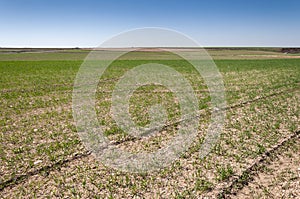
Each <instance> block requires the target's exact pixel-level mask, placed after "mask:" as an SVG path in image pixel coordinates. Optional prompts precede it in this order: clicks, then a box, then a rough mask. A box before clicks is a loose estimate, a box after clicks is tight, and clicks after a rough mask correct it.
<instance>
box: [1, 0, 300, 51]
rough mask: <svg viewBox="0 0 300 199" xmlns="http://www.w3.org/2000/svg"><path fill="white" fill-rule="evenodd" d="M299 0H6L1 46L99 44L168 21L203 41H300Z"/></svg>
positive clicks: (274, 43) (238, 43) (290, 43)
mask: <svg viewBox="0 0 300 199" xmlns="http://www.w3.org/2000/svg"><path fill="white" fill-rule="evenodd" d="M299 19H300V1H299V0H251V1H250V0H205V1H204V0H98V1H96V0H49V1H47V0H0V24H1V26H0V46H1V47H77V46H78V47H94V46H98V45H99V44H101V43H102V42H103V41H105V40H106V39H108V38H110V37H111V36H113V35H116V34H118V33H120V32H123V31H126V30H130V29H134V28H142V27H162V28H169V29H174V30H177V31H179V32H182V33H184V34H186V35H188V36H190V37H192V38H193V39H195V40H196V41H198V42H199V43H200V44H201V45H203V46H298V47H299V46H300V22H299Z"/></svg>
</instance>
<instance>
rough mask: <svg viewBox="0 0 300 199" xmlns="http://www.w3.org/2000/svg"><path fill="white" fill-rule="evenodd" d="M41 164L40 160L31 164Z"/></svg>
mask: <svg viewBox="0 0 300 199" xmlns="http://www.w3.org/2000/svg"><path fill="white" fill-rule="evenodd" d="M42 162H43V161H42V160H37V161H35V162H34V163H33V164H34V165H36V164H39V163H42Z"/></svg>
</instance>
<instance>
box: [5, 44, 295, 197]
mask: <svg viewBox="0 0 300 199" xmlns="http://www.w3.org/2000/svg"><path fill="white" fill-rule="evenodd" d="M208 52H209V53H210V54H211V56H212V57H213V58H214V59H215V60H214V61H215V64H216V65H217V66H218V68H219V70H220V72H221V74H222V75H223V79H224V84H225V89H226V90H225V91H226V101H227V107H226V120H225V125H224V129H223V132H222V134H221V137H220V140H218V142H217V144H216V145H215V146H214V148H213V150H212V151H211V153H210V154H209V155H208V156H206V157H205V158H204V159H201V158H200V157H199V153H198V152H199V149H200V147H201V144H202V143H203V138H204V136H205V132H206V130H207V128H208V125H209V122H210V115H211V109H210V95H209V92H208V90H207V86H206V85H205V83H204V81H203V79H202V78H201V76H199V74H197V72H196V71H195V69H193V68H192V67H191V66H190V65H189V64H187V63H186V62H185V61H183V60H180V59H179V60H174V59H173V60H168V59H167V57H164V56H162V57H158V59H156V60H155V62H156V63H161V64H165V65H169V66H171V67H173V68H174V69H176V70H177V71H178V72H179V73H181V74H182V75H183V76H184V77H185V78H186V79H187V80H189V82H190V84H191V85H192V87H193V89H194V92H195V93H196V96H197V97H198V101H199V109H200V110H201V115H200V117H199V129H198V132H197V139H195V140H194V142H193V144H192V145H191V147H190V148H189V150H188V151H187V152H186V153H184V154H182V155H181V157H180V158H179V159H178V160H176V161H174V162H173V164H172V165H171V166H170V167H166V168H164V169H162V170H159V171H156V172H150V173H143V174H132V173H127V172H121V171H117V170H114V169H112V168H109V167H106V166H105V165H103V164H102V163H101V162H99V161H97V160H95V158H94V157H93V156H92V155H91V153H90V152H89V151H87V150H86V149H85V147H84V146H83V144H82V142H81V140H80V138H79V136H78V134H77V131H76V127H75V123H74V119H73V115H72V92H73V85H74V80H75V77H76V74H77V72H78V70H79V67H80V65H81V64H82V62H83V59H84V58H85V56H86V55H88V53H89V51H88V50H80V49H78V50H76V49H72V50H54V51H51V50H49V49H48V50H47V49H46V50H44V51H41V52H40V51H37V52H30V51H29V52H16V51H12V50H4V49H1V50H0V95H1V98H0V100H1V102H0V111H1V115H0V129H1V130H0V141H1V145H0V158H1V159H0V198H35V197H44V198H55V197H56V198H132V197H136V198H159V197H162V198H201V197H205V196H207V197H213V198H216V197H219V198H223V197H233V198H246V197H255V198H261V197H270V198H281V197H284V198H292V197H297V195H298V196H299V195H300V191H299V190H300V187H299V182H300V180H299V178H300V156H299V154H300V145H299V144H300V140H299V130H300V103H299V102H300V92H299V91H300V57H299V55H289V54H288V55H286V54H283V53H280V52H279V51H276V50H266V49H239V50H230V49H225V50H222V49H209V50H208ZM135 53H136V54H134V55H133V56H132V57H135V59H134V60H133V59H131V58H132V57H130V54H129V57H128V59H127V58H126V57H124V58H123V59H120V60H117V61H114V62H113V63H112V65H111V66H110V67H109V68H108V69H107V70H106V71H105V73H104V74H103V76H102V77H101V79H100V81H99V84H98V89H97V93H96V99H97V101H96V111H97V117H98V120H99V122H100V123H101V124H102V125H103V126H105V135H106V136H107V137H108V138H109V139H110V140H111V141H112V142H113V143H114V144H115V145H116V146H118V147H120V148H123V149H126V150H128V151H131V152H141V151H144V152H152V151H155V150H157V149H159V148H161V147H164V146H166V143H167V141H168V140H170V139H171V138H172V137H173V136H174V134H176V129H177V128H178V122H177V121H178V120H179V118H180V111H179V108H178V107H179V104H178V103H177V102H176V101H174V96H173V95H172V92H171V91H169V90H166V89H165V88H164V87H162V86H153V85H150V86H142V87H140V88H139V89H137V90H136V91H135V92H134V94H133V97H132V98H131V99H130V102H131V104H133V105H132V106H131V107H130V114H131V116H132V118H133V120H134V121H135V122H136V123H137V124H138V125H140V126H145V125H147V124H148V123H149V120H150V118H149V113H148V109H149V107H151V105H154V104H157V103H161V104H163V105H164V106H165V107H166V110H167V111H168V119H167V120H168V121H167V122H168V124H170V125H166V126H164V127H163V128H162V130H161V131H160V132H159V133H158V134H156V135H154V136H150V137H147V138H145V139H134V138H133V137H132V136H131V135H129V134H127V133H126V132H124V131H122V130H121V129H120V128H119V127H118V125H117V124H116V123H115V122H114V120H113V119H112V117H111V115H110V107H111V94H112V91H113V89H114V86H115V84H116V82H117V80H118V79H120V77H121V76H122V75H123V74H124V73H125V72H126V71H128V70H129V69H131V68H133V67H134V66H137V65H140V64H144V63H150V62H152V61H153V60H152V59H154V58H155V57H156V55H157V54H156V53H155V52H135ZM283 190H284V191H283Z"/></svg>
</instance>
